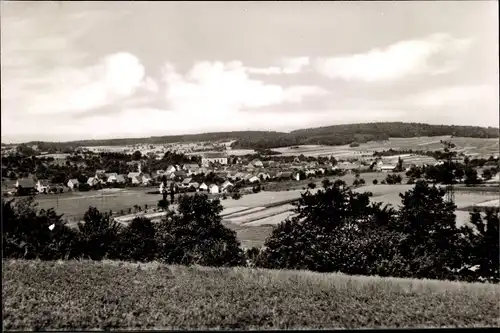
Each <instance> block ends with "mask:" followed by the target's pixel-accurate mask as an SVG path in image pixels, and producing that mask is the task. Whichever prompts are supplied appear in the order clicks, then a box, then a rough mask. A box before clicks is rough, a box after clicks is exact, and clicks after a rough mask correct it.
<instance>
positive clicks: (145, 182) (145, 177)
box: [142, 173, 153, 185]
mask: <svg viewBox="0 0 500 333" xmlns="http://www.w3.org/2000/svg"><path fill="white" fill-rule="evenodd" d="M152 181H153V178H151V176H150V175H148V174H147V173H145V174H143V175H142V185H149V184H150V183H151V182H152Z"/></svg>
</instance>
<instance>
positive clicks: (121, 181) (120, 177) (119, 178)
mask: <svg viewBox="0 0 500 333" xmlns="http://www.w3.org/2000/svg"><path fill="white" fill-rule="evenodd" d="M116 182H117V183H118V184H125V183H126V182H127V181H126V180H125V177H124V176H123V175H118V176H116Z"/></svg>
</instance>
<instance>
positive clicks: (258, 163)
mask: <svg viewBox="0 0 500 333" xmlns="http://www.w3.org/2000/svg"><path fill="white" fill-rule="evenodd" d="M252 165H253V166H254V167H257V168H262V167H263V166H264V164H263V163H262V161H260V160H258V159H255V160H253V161H252Z"/></svg>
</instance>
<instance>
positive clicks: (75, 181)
mask: <svg viewBox="0 0 500 333" xmlns="http://www.w3.org/2000/svg"><path fill="white" fill-rule="evenodd" d="M69 182H72V183H73V184H79V183H80V182H79V181H78V179H76V178H73V179H70V180H68V183H69Z"/></svg>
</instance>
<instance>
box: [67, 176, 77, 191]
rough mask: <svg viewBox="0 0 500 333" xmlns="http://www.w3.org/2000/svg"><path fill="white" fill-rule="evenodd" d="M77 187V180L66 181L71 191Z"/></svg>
mask: <svg viewBox="0 0 500 333" xmlns="http://www.w3.org/2000/svg"><path fill="white" fill-rule="evenodd" d="M78 185H80V182H79V181H78V179H75V178H73V179H70V180H68V187H69V188H70V189H72V190H74V189H75V188H78Z"/></svg>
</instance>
